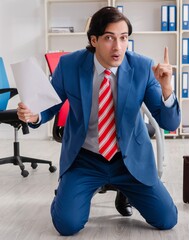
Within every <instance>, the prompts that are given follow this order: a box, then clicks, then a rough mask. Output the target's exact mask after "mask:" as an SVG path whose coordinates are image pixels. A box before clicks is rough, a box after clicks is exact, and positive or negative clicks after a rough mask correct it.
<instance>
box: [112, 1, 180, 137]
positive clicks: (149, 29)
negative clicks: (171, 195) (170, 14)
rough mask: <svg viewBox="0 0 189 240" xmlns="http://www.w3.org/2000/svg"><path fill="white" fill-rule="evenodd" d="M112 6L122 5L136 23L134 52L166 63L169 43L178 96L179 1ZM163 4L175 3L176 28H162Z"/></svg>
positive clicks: (122, 3) (135, 2) (171, 133)
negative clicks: (165, 51) (164, 60)
mask: <svg viewBox="0 0 189 240" xmlns="http://www.w3.org/2000/svg"><path fill="white" fill-rule="evenodd" d="M112 5H113V6H114V7H117V6H122V7H123V8H122V9H123V13H124V14H125V15H126V16H127V17H128V18H129V20H130V21H131V23H132V25H133V33H132V35H131V36H130V39H132V40H133V41H134V51H136V52H138V53H140V54H142V55H146V56H148V57H150V58H152V59H153V60H154V62H155V64H156V63H158V62H163V54H164V48H165V46H168V48H169V58H170V63H171V64H172V66H173V73H174V77H175V83H174V85H175V92H176V95H177V97H178V98H179V77H180V76H179V21H178V19H179V7H180V6H179V0H175V1H171V0H166V1H163V0H112ZM162 5H167V6H168V5H176V15H177V23H176V31H161V6H162ZM139 9H140V11H139ZM178 134H179V131H178V130H177V131H175V132H166V131H165V136H169V137H176V136H178Z"/></svg>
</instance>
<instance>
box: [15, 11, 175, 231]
mask: <svg viewBox="0 0 189 240" xmlns="http://www.w3.org/2000/svg"><path fill="white" fill-rule="evenodd" d="M131 33H132V26H131V24H130V22H129V20H128V19H127V18H126V17H125V16H124V15H123V14H122V13H120V12H119V11H118V10H117V9H116V8H113V7H105V8H102V9H101V10H99V11H98V12H96V13H95V14H94V15H93V17H92V19H91V24H90V27H89V31H88V33H87V34H88V39H89V46H88V47H87V50H86V49H85V50H81V51H77V52H74V53H72V54H68V55H65V56H64V57H62V58H61V59H60V61H59V64H58V66H57V68H56V70H55V73H54V75H53V78H52V85H53V87H54V88H55V90H56V92H57V93H58V95H59V96H60V98H61V99H62V102H65V100H66V99H68V100H69V103H70V111H69V115H68V118H67V123H66V127H65V131H64V136H63V142H62V150H61V157H60V180H59V186H58V189H57V194H56V196H55V198H54V200H53V203H52V206H51V215H52V221H53V223H54V226H55V228H56V229H57V231H58V232H59V233H60V234H61V235H64V236H68V235H73V234H75V233H77V232H79V231H80V230H81V229H82V228H84V225H85V224H86V223H87V221H88V217H89V211H90V202H91V199H92V197H93V195H94V193H95V191H96V190H97V189H99V188H100V187H101V186H104V185H106V184H111V185H113V186H115V187H116V188H117V189H119V190H120V191H121V192H122V193H123V194H124V195H125V196H127V197H128V198H129V201H130V202H131V204H132V206H134V207H135V208H136V209H137V210H138V211H139V212H140V213H141V215H142V216H143V218H144V219H145V220H146V222H147V223H149V224H150V225H152V226H154V227H155V228H158V229H161V230H165V229H171V228H173V227H174V226H175V224H176V223H177V209H176V206H175V205H174V203H173V200H172V198H171V196H170V195H169V193H168V191H167V190H166V188H165V187H164V185H163V184H162V182H161V181H160V179H159V178H158V175H157V170H156V164H155V159H154V154H153V148H152V145H151V141H150V138H149V136H148V133H147V129H146V126H145V124H144V121H143V119H142V116H141V114H140V107H141V104H142V103H143V102H144V103H145V104H146V106H147V107H148V109H149V110H150V112H151V113H152V115H153V117H154V118H155V119H156V121H157V122H158V124H159V126H160V127H161V128H164V129H167V130H171V131H173V130H175V129H176V128H177V127H178V126H179V123H180V110H179V105H178V102H177V99H176V97H175V95H174V93H173V90H172V87H171V76H172V67H171V65H170V64H169V57H168V49H167V48H165V53H164V63H163V64H158V65H157V66H153V62H152V61H151V60H150V59H148V58H146V57H144V56H141V55H138V54H136V53H134V52H127V46H128V36H129V35H130V34H131ZM104 70H105V73H104ZM110 70H111V71H110ZM154 76H155V77H154ZM156 79H157V80H158V81H157V80H156ZM110 85H111V90H110V88H109V86H110ZM102 89H103V90H102ZM111 91H112V92H111ZM105 92H108V94H109V96H108V97H105V98H103V97H102V96H103V95H104V96H106V95H105ZM112 93H113V101H112V98H111V96H112V95H111V94H112ZM107 99H111V100H109V102H110V103H111V107H109V106H110V105H108V103H107V102H106V100H107ZM104 103H105V104H104ZM106 104H107V105H106ZM60 107H61V105H59V106H55V107H52V108H50V109H47V110H46V111H44V112H42V113H41V117H40V118H39V115H33V114H32V113H31V111H30V110H29V109H28V108H27V106H25V105H24V104H23V103H20V104H19V106H18V116H19V118H20V119H21V120H22V121H28V122H31V123H36V122H37V123H36V124H32V126H33V127H38V126H39V125H40V124H42V123H45V122H47V121H48V120H50V119H52V117H53V116H54V114H56V113H57V111H58V110H59V109H60ZM102 109H104V111H105V114H104V111H102ZM107 109H111V124H112V128H111V134H110V133H109V129H108V130H107V128H106V127H107V126H105V127H104V125H103V124H102V122H103V121H105V120H104V119H106V118H107V116H108V114H109V113H107ZM114 110H115V111H114ZM103 114H104V116H103ZM114 116H115V119H114ZM102 119H103V120H102ZM106 120H108V121H109V118H107V119H106ZM108 124H109V123H108ZM115 124H116V126H115ZM104 129H106V130H107V132H108V133H107V132H106V131H103V130H104ZM115 132H116V138H115ZM106 134H107V135H106ZM108 134H109V135H108ZM102 136H105V138H103V137H102ZM108 136H110V137H109V138H108ZM102 142H103V143H102ZM104 146H106V147H104Z"/></svg>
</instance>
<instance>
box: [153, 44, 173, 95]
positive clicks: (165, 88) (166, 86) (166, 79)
mask: <svg viewBox="0 0 189 240" xmlns="http://www.w3.org/2000/svg"><path fill="white" fill-rule="evenodd" d="M152 70H153V72H154V75H155V78H156V79H157V80H158V81H159V83H160V85H161V88H162V93H163V97H164V99H165V100H166V99H168V97H169V96H170V95H171V94H172V92H173V89H172V86H171V77H172V66H171V65H170V64H169V54H168V47H165V50H164V63H158V65H156V66H153V67H152Z"/></svg>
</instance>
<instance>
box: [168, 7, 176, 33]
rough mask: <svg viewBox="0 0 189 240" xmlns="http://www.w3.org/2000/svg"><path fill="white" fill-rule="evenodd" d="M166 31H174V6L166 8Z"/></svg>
mask: <svg viewBox="0 0 189 240" xmlns="http://www.w3.org/2000/svg"><path fill="white" fill-rule="evenodd" d="M168 19H169V21H168V22H169V23H168V26H169V27H168V29H169V31H176V22H177V16H176V6H175V5H169V7H168Z"/></svg>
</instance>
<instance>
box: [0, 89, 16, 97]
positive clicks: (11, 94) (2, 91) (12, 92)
mask: <svg viewBox="0 0 189 240" xmlns="http://www.w3.org/2000/svg"><path fill="white" fill-rule="evenodd" d="M7 92H10V98H12V97H14V96H15V95H17V94H18V90H17V89H16V88H3V89H0V94H2V93H7Z"/></svg>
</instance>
